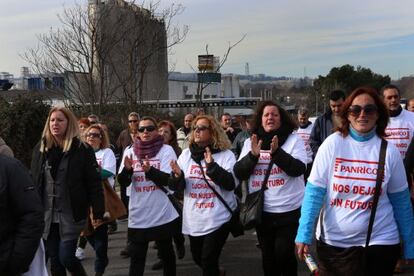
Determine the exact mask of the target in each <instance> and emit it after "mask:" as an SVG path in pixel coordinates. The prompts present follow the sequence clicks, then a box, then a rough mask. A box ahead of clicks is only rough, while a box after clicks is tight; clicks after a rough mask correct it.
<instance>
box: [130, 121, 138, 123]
mask: <svg viewBox="0 0 414 276" xmlns="http://www.w3.org/2000/svg"><path fill="white" fill-rule="evenodd" d="M136 122H138V120H129V121H128V123H136Z"/></svg>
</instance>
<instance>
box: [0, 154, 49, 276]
mask: <svg viewBox="0 0 414 276" xmlns="http://www.w3.org/2000/svg"><path fill="white" fill-rule="evenodd" d="M0 222H1V223H0V275H18V274H20V273H23V272H26V271H27V270H28V268H29V265H30V263H31V262H32V259H33V257H34V255H35V253H36V250H37V248H38V246H39V243H40V238H41V236H42V233H43V226H44V222H43V207H42V203H41V200H40V196H39V194H38V193H37V191H36V189H35V188H34V185H33V182H32V180H31V178H30V175H29V173H28V171H27V170H26V169H25V168H24V167H23V165H22V164H21V163H20V162H19V161H18V160H16V159H13V158H10V157H7V156H5V155H3V154H0Z"/></svg>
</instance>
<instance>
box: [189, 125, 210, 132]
mask: <svg viewBox="0 0 414 276" xmlns="http://www.w3.org/2000/svg"><path fill="white" fill-rule="evenodd" d="M209 128H210V127H209V126H203V125H199V126H193V130H194V131H204V130H206V129H209Z"/></svg>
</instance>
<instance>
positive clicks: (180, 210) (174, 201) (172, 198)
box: [155, 183, 183, 217]
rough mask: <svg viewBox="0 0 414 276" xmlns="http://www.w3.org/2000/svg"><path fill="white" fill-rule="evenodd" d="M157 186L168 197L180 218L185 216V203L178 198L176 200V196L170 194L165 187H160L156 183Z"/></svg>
mask: <svg viewBox="0 0 414 276" xmlns="http://www.w3.org/2000/svg"><path fill="white" fill-rule="evenodd" d="M155 185H157V186H158V188H160V189H161V190H162V191H163V192H164V193H165V194H166V195H167V197H168V199H169V200H170V202H171V204H172V206H174V209H175V210H176V211H177V213H178V214H179V215H180V217H182V216H183V203H182V202H181V201H180V200H178V198H176V197H175V196H174V194H172V193H170V192H169V191H168V190H167V189H166V188H165V187H164V186H162V185H158V184H157V183H155Z"/></svg>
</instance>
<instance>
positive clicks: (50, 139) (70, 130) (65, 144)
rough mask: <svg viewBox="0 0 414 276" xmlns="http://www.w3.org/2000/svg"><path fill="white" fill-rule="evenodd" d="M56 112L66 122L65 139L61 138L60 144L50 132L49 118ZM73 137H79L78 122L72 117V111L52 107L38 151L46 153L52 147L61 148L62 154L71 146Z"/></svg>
mask: <svg viewBox="0 0 414 276" xmlns="http://www.w3.org/2000/svg"><path fill="white" fill-rule="evenodd" d="M57 111H60V112H62V113H63V115H64V116H65V118H66V120H68V124H67V127H66V131H65V137H64V138H63V141H62V144H59V143H58V141H57V140H56V139H55V137H54V136H53V134H52V132H51V131H50V117H51V116H52V114H53V113H54V112H57ZM75 137H79V126H78V120H77V119H76V117H75V115H73V113H72V111H70V110H69V109H67V108H66V107H53V108H52V109H50V111H49V114H48V116H47V119H46V123H45V126H44V128H43V132H42V143H41V145H40V151H41V152H46V151H48V150H49V149H50V148H52V147H53V146H62V148H63V152H67V151H69V149H70V147H71V146H72V140H73V138H75Z"/></svg>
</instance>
